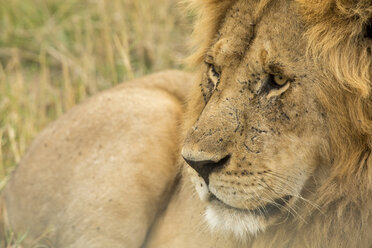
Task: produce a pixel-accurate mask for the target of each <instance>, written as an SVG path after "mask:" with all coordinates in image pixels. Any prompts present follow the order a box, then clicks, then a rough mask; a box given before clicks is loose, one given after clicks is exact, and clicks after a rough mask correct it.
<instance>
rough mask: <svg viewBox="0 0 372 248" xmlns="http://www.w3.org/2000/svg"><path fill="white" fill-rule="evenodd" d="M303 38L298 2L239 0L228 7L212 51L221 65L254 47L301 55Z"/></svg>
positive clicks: (289, 56)
mask: <svg viewBox="0 0 372 248" xmlns="http://www.w3.org/2000/svg"><path fill="white" fill-rule="evenodd" d="M262 2H268V3H267V4H263V3H262ZM302 41H303V26H302V23H301V20H300V18H299V15H298V10H297V6H296V3H295V2H292V1H282V0H274V1H261V3H260V2H259V1H247V0H239V1H237V2H236V3H235V4H234V5H233V6H232V7H231V8H230V9H229V10H228V11H227V13H226V16H225V18H224V20H223V22H222V24H221V28H220V29H219V32H218V34H217V36H216V39H215V42H214V44H213V46H212V48H211V50H210V52H209V55H210V56H212V57H213V58H214V60H215V62H216V63H217V64H219V65H221V66H223V65H227V66H228V65H231V64H232V63H234V62H239V61H241V60H242V59H243V58H244V57H246V55H247V53H248V52H250V51H252V50H255V51H258V52H261V50H264V51H265V52H266V53H267V54H268V55H269V56H270V57H276V56H278V55H279V54H278V51H280V53H281V56H280V57H287V58H289V59H290V58H291V57H293V58H294V57H296V58H298V57H299V56H298V55H299V54H298V52H299V51H301V50H302V51H303V50H304V47H303V46H304V44H303V42H302Z"/></svg>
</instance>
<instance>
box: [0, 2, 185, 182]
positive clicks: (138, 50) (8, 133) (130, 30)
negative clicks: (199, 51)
mask: <svg viewBox="0 0 372 248" xmlns="http://www.w3.org/2000/svg"><path fill="white" fill-rule="evenodd" d="M181 9H182V8H180V6H179V3H178V2H177V1H176V0H156V1H153V0H0V143H1V148H0V180H2V179H4V177H5V176H6V175H8V174H9V172H10V171H11V170H12V168H13V167H14V166H15V165H16V164H17V163H18V162H19V160H20V158H21V156H22V154H23V153H24V152H25V150H26V149H27V146H28V145H29V144H30V141H31V140H32V138H33V137H34V136H35V135H36V134H37V133H38V132H39V131H40V129H42V128H43V127H45V125H47V124H48V123H49V122H50V121H52V120H54V119H56V118H57V117H58V116H60V115H61V114H62V113H64V112H65V111H67V110H68V109H70V108H71V107H72V106H74V105H75V104H77V103H79V102H81V101H82V100H84V99H85V98H87V97H88V96H90V95H92V94H95V93H97V92H98V91H101V90H103V89H106V88H109V87H112V86H113V85H116V84H118V83H121V82H123V81H125V80H128V79H132V78H134V77H138V76H141V75H144V74H148V73H151V72H154V71H159V70H162V69H167V68H168V69H170V68H180V67H181V61H182V58H184V57H185V55H186V50H187V49H186V46H187V44H186V43H187V42H186V41H187V38H188V37H189V36H190V33H191V31H190V17H188V18H187V17H186V16H185V13H183V12H182V10H181Z"/></svg>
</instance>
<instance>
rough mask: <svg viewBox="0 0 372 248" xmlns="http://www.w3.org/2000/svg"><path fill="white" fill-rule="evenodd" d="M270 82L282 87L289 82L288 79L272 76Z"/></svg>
mask: <svg viewBox="0 0 372 248" xmlns="http://www.w3.org/2000/svg"><path fill="white" fill-rule="evenodd" d="M272 81H273V83H275V84H276V85H277V86H280V87H281V86H284V85H285V84H286V83H288V82H289V79H288V78H286V77H284V76H282V75H272Z"/></svg>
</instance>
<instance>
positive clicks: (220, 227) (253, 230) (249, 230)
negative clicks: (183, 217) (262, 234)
mask: <svg viewBox="0 0 372 248" xmlns="http://www.w3.org/2000/svg"><path fill="white" fill-rule="evenodd" d="M259 218H260V217H258V216H254V215H251V214H248V213H239V212H238V211H235V210H231V209H229V210H221V211H218V209H215V208H214V207H213V206H208V207H207V209H206V211H205V219H206V220H207V222H208V225H209V227H210V228H211V230H212V231H216V232H223V233H226V232H228V233H232V234H233V235H234V236H236V237H237V238H238V239H240V240H245V239H246V238H247V237H248V236H252V235H257V233H258V232H259V231H264V230H265V225H264V224H263V223H262V221H260V220H259Z"/></svg>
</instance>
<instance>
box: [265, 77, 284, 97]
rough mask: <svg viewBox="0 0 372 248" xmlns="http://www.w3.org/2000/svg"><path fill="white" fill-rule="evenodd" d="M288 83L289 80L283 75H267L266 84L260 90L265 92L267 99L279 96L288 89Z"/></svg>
mask: <svg viewBox="0 0 372 248" xmlns="http://www.w3.org/2000/svg"><path fill="white" fill-rule="evenodd" d="M290 82H291V79H289V78H287V77H285V76H283V75H273V74H269V77H268V80H267V84H266V85H264V86H263V88H262V90H263V91H265V92H267V96H266V97H267V98H271V97H273V96H279V95H281V94H283V93H284V92H285V91H286V90H287V89H288V88H289V85H290Z"/></svg>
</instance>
